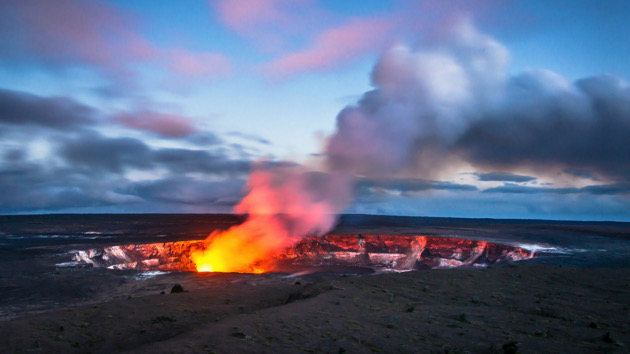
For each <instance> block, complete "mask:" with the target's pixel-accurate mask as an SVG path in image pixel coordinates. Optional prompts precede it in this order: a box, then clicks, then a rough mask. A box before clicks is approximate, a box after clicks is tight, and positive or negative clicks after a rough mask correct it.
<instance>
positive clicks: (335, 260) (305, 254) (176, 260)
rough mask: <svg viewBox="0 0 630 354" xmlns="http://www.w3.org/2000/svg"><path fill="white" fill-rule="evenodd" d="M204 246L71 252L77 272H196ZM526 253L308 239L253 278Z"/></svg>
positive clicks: (459, 245) (491, 247)
mask: <svg viewBox="0 0 630 354" xmlns="http://www.w3.org/2000/svg"><path fill="white" fill-rule="evenodd" d="M206 247H207V241H204V240H193V241H179V242H162V243H146V244H126V245H117V246H109V247H100V248H92V249H87V250H75V251H71V253H72V258H73V260H74V261H75V262H76V263H75V264H77V265H79V266H88V267H90V266H92V267H104V268H109V269H121V270H122V269H135V270H143V271H149V270H160V271H197V270H198V267H197V266H196V264H195V263H194V261H193V259H192V258H191V253H192V252H195V251H199V250H203V249H205V248H206ZM534 256H535V254H534V252H533V251H529V250H526V249H522V248H518V247H512V246H505V245H500V244H494V243H489V242H485V241H476V240H468V239H461V238H453V237H429V236H418V235H376V234H344V235H325V236H322V237H315V236H309V237H306V238H304V239H302V240H301V241H300V242H298V243H296V244H295V245H294V246H292V247H290V248H288V249H286V250H285V251H284V252H282V253H280V254H276V255H273V256H271V257H270V259H267V260H265V261H264V262H263V263H264V267H263V268H252V271H251V272H260V269H264V272H295V271H300V270H306V269H309V270H313V269H315V270H316V269H318V268H319V269H324V268H327V267H328V268H329V267H341V268H340V269H344V267H345V268H350V267H353V268H357V267H360V268H364V269H367V270H394V271H408V270H418V269H436V268H454V267H462V266H469V267H484V266H487V265H490V264H496V263H507V262H513V261H520V260H524V259H529V258H533V257H534Z"/></svg>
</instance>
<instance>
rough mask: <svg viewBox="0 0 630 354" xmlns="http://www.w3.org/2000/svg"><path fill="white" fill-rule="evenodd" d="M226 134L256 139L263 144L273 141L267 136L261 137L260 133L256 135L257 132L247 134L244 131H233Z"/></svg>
mask: <svg viewBox="0 0 630 354" xmlns="http://www.w3.org/2000/svg"><path fill="white" fill-rule="evenodd" d="M226 135H229V136H235V137H238V138H242V139H245V140H250V141H254V142H257V143H259V144H263V145H271V141H269V140H267V139H265V138H261V137H259V136H258V135H255V134H247V133H243V132H236V131H233V132H229V133H227V134H226Z"/></svg>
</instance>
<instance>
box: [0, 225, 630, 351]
mask: <svg viewBox="0 0 630 354" xmlns="http://www.w3.org/2000/svg"><path fill="white" fill-rule="evenodd" d="M242 221H243V218H242V217H239V216H234V215H45V216H0V289H2V291H1V292H0V315H1V316H2V322H1V323H0V337H1V338H3V340H2V341H3V342H5V343H4V344H5V348H6V350H7V351H9V352H24V351H27V350H39V351H44V352H68V351H79V352H123V351H133V352H137V351H140V352H142V351H153V352H212V351H215V352H233V351H234V350H239V351H243V352H247V351H249V352H278V351H280V352H298V351H314V352H340V351H344V350H345V351H348V352H370V351H375V352H378V351H391V350H396V351H401V352H418V351H437V352H444V351H445V350H446V351H451V352H457V351H470V352H493V351H494V352H510V351H511V350H520V351H523V352H528V351H538V352H554V351H558V350H560V351H565V350H566V349H567V348H568V347H575V348H576V349H577V350H580V351H587V352H588V351H604V352H607V351H620V352H623V351H624V350H626V349H627V347H626V345H630V338H629V336H630V332H629V331H630V321H629V320H628V314H629V311H628V306H630V301H629V299H630V291H629V290H628V289H630V277H628V274H629V273H628V270H629V266H630V225H628V224H624V223H581V222H555V221H522V220H489V219H488V220H479V219H450V218H409V217H389V216H368V215H352V216H350V215H346V216H343V217H342V218H341V222H340V224H339V225H338V226H337V227H336V228H335V230H333V231H331V233H330V234H337V235H343V234H376V235H378V234H380V235H423V236H436V237H450V238H464V239H473V240H478V241H486V242H492V243H496V244H499V245H507V246H516V247H523V248H525V249H528V250H531V251H535V252H536V255H537V257H536V258H532V259H527V260H523V261H520V262H515V263H510V264H509V265H505V264H503V265H490V266H489V267H487V268H480V267H463V268H459V269H440V270H420V271H415V272H407V273H395V272H392V273H387V272H386V273H383V274H375V273H374V272H373V271H368V270H367V267H340V268H339V267H338V268H334V267H322V268H319V269H318V270H317V271H309V272H293V273H292V272H278V273H270V274H260V275H256V274H236V273H229V274H228V273H226V274H213V273H206V274H202V273H195V272H165V273H160V272H150V271H147V270H146V269H144V270H137V269H126V270H114V269H107V268H98V267H93V266H88V265H82V264H73V265H67V264H68V263H69V262H72V259H71V254H72V252H71V251H81V250H89V249H99V248H106V247H111V246H114V245H121V244H148V243H156V242H177V241H186V240H200V239H203V238H205V237H206V236H207V235H208V234H209V233H210V232H212V231H213V230H216V229H227V228H228V227H230V226H232V225H235V224H238V223H240V222H242ZM176 283H178V284H181V285H182V286H183V288H184V289H185V290H186V292H185V293H177V294H170V290H171V288H172V287H173V285H174V284H176ZM161 292H165V294H160V293H161ZM567 346H568V347H567Z"/></svg>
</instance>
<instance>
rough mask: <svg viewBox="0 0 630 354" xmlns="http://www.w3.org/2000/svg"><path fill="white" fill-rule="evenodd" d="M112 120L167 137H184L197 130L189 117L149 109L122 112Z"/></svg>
mask: <svg viewBox="0 0 630 354" xmlns="http://www.w3.org/2000/svg"><path fill="white" fill-rule="evenodd" d="M112 120H113V121H114V122H116V123H119V124H122V125H124V126H126V127H127V128H130V129H135V130H140V131H146V132H151V133H156V134H158V135H160V136H162V137H166V138H183V137H186V136H190V135H192V134H194V133H196V132H197V131H196V128H195V126H194V124H193V122H192V121H191V120H190V119H189V118H187V117H183V116H179V115H174V114H165V113H158V112H153V111H148V110H145V111H138V112H121V113H119V114H116V115H114V116H113V117H112Z"/></svg>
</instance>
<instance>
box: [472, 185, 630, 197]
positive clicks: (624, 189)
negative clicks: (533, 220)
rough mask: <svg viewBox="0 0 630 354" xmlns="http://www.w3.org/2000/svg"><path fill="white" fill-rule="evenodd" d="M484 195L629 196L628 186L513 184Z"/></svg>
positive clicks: (495, 188) (492, 189)
mask: <svg viewBox="0 0 630 354" xmlns="http://www.w3.org/2000/svg"><path fill="white" fill-rule="evenodd" d="M483 192H484V193H512V194H539V193H544V194H594V195H619V194H629V193H630V184H603V185H592V186H586V187H582V188H575V187H565V188H553V187H532V186H521V185H518V184H513V183H505V184H504V185H503V186H499V187H494V188H488V189H485V190H484V191H483Z"/></svg>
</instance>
